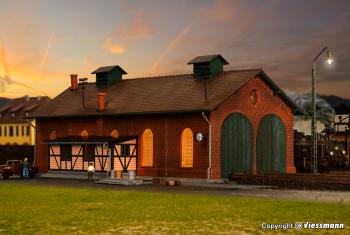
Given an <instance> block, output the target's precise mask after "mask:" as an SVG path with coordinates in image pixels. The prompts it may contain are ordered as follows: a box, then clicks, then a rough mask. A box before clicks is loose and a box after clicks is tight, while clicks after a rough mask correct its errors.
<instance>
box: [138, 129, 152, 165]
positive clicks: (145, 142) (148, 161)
mask: <svg viewBox="0 0 350 235" xmlns="http://www.w3.org/2000/svg"><path fill="white" fill-rule="evenodd" d="M141 165H142V166H153V133H152V131H151V130H150V129H146V130H145V131H144V132H143V135H142V159H141Z"/></svg>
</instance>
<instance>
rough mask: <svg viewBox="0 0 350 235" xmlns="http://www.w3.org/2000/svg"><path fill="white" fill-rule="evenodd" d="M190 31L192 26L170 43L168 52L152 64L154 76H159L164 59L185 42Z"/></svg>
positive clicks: (187, 27)
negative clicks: (159, 69)
mask: <svg viewBox="0 0 350 235" xmlns="http://www.w3.org/2000/svg"><path fill="white" fill-rule="evenodd" d="M190 31H191V25H187V26H186V27H185V28H184V29H183V30H181V32H180V33H178V34H177V35H176V36H175V37H174V38H173V39H171V40H170V41H169V43H168V46H167V48H166V50H165V51H164V52H163V53H161V54H160V55H158V57H157V59H156V60H155V61H154V63H153V64H152V75H156V74H158V68H159V65H160V63H161V61H162V60H163V58H164V57H165V56H166V54H167V53H168V52H169V51H172V50H175V49H176V48H177V47H178V46H179V45H180V44H181V43H182V42H183V40H184V39H185V38H186V36H187V35H188V33H189V32H190Z"/></svg>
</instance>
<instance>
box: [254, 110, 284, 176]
mask: <svg viewBox="0 0 350 235" xmlns="http://www.w3.org/2000/svg"><path fill="white" fill-rule="evenodd" d="M256 168H257V172H258V174H264V173H270V172H280V173H286V130H285V128H284V124H283V122H282V120H281V118H280V117H278V116H276V115H273V114H270V115H266V116H265V117H264V118H263V119H262V120H261V122H260V124H259V129H258V135H257V146H256Z"/></svg>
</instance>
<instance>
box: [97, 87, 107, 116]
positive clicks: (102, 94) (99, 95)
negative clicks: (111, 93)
mask: <svg viewBox="0 0 350 235" xmlns="http://www.w3.org/2000/svg"><path fill="white" fill-rule="evenodd" d="M105 97H106V93H105V92H100V93H97V100H98V104H97V105H98V106H97V111H98V112H103V111H104V110H105V109H106V101H105Z"/></svg>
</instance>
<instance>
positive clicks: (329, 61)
mask: <svg viewBox="0 0 350 235" xmlns="http://www.w3.org/2000/svg"><path fill="white" fill-rule="evenodd" d="M326 61H327V63H328V64H332V63H333V61H334V59H333V56H332V53H331V51H330V50H328V51H327V60H326Z"/></svg>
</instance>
